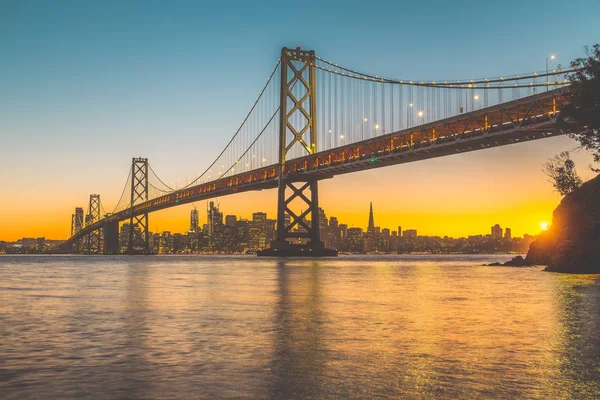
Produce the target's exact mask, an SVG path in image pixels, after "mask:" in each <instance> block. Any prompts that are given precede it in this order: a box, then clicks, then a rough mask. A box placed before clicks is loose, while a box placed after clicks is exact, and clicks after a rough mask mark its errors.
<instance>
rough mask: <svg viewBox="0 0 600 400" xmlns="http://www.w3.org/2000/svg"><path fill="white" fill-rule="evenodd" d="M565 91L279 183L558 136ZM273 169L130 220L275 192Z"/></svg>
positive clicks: (348, 154)
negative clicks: (235, 196)
mask: <svg viewBox="0 0 600 400" xmlns="http://www.w3.org/2000/svg"><path fill="white" fill-rule="evenodd" d="M568 90H569V89H568V88H560V89H555V90H551V91H548V92H543V93H539V94H536V95H533V96H528V97H524V98H521V99H518V100H513V101H510V102H506V103H502V104H499V105H495V106H491V107H487V108H482V109H480V110H476V111H472V112H469V113H464V114H460V115H457V116H454V117H451V118H446V119H442V120H438V121H435V122H431V123H427V124H423V125H419V126H415V127H413V128H410V129H404V130H401V131H398V132H393V133H389V134H384V135H380V136H377V137H374V138H370V139H366V140H363V141H360V142H355V143H351V144H348V145H343V146H339V147H336V148H334V149H331V150H327V151H322V152H318V153H315V154H311V155H308V156H305V157H301V158H295V159H293V160H289V161H287V162H286V164H285V177H286V178H291V179H298V180H302V179H306V178H313V177H314V178H315V179H327V178H332V177H334V176H335V175H341V174H347V173H351V172H358V171H364V170H367V169H373V168H381V167H385V166H388V165H395V164H402V163H408V162H414V161H419V160H425V159H429V158H436V157H443V156H448V155H452V154H458V153H464V152H469V151H475V150H482V149H487V148H492V147H497V146H503V145H509V144H514V143H522V142H527V141H531V140H536V139H543V138H547V137H550V136H555V135H557V134H561V132H559V131H558V130H557V129H556V126H555V124H556V117H557V115H558V110H560V108H561V107H562V106H564V105H565V104H567V103H568V96H567V95H568ZM278 170H279V168H278V165H276V164H274V165H269V166H266V167H262V168H258V169H255V170H252V171H249V172H244V173H240V174H237V175H232V176H228V177H224V178H221V179H216V180H214V181H211V182H207V183H202V184H198V185H196V186H192V187H188V188H185V189H180V190H178V191H175V192H172V193H169V194H166V195H164V196H160V197H157V198H154V199H152V200H148V201H146V202H143V203H140V204H137V205H135V206H134V207H133V215H141V214H145V213H151V212H154V211H158V210H163V209H166V208H170V207H175V206H178V205H182V204H186V203H191V202H195V201H201V200H205V199H210V198H214V197H222V196H227V195H231V194H234V193H242V192H247V191H251V190H263V189H272V188H276V187H277V181H278ZM131 215H132V210H131V208H127V209H125V210H122V211H120V212H117V213H115V214H112V215H108V216H106V217H105V218H102V219H100V220H99V221H97V222H95V223H93V224H91V225H88V226H86V227H85V228H83V229H82V230H80V231H79V232H78V233H77V234H76V235H74V236H73V237H71V238H70V239H68V240H67V242H65V244H66V245H68V244H71V243H73V241H74V240H76V239H78V238H81V237H84V236H86V235H87V234H89V233H90V232H92V231H94V230H96V229H98V228H102V227H103V226H104V224H105V223H106V222H114V221H124V220H127V219H129V218H130V217H131Z"/></svg>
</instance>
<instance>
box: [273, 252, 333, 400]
mask: <svg viewBox="0 0 600 400" xmlns="http://www.w3.org/2000/svg"><path fill="white" fill-rule="evenodd" d="M276 272H277V296H278V301H277V303H276V310H275V315H274V316H275V320H274V325H275V327H276V328H275V329H276V332H275V338H274V344H273V346H274V349H275V351H274V354H273V361H272V364H271V371H273V372H274V374H275V377H274V380H273V387H272V390H271V394H270V395H271V398H275V399H289V398H306V397H307V396H309V395H310V396H315V397H317V398H326V397H327V396H326V395H325V394H324V393H322V391H323V388H322V386H323V385H322V379H323V375H324V363H325V359H326V349H325V348H324V346H323V340H322V339H323V336H324V332H323V318H324V316H323V299H322V296H321V283H320V280H321V277H320V275H321V273H322V270H321V268H319V265H318V263H317V262H311V263H310V265H309V266H308V267H306V268H303V267H298V266H297V265H293V264H292V263H290V262H287V263H286V262H285V261H279V262H278V264H277V269H276Z"/></svg>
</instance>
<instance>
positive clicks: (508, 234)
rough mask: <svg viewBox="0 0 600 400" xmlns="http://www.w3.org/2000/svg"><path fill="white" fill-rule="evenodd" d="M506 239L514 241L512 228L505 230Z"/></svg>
mask: <svg viewBox="0 0 600 400" xmlns="http://www.w3.org/2000/svg"><path fill="white" fill-rule="evenodd" d="M504 239H506V240H511V239H512V232H511V230H510V228H506V229H505V230H504Z"/></svg>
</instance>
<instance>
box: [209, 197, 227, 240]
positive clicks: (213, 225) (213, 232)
mask: <svg viewBox="0 0 600 400" xmlns="http://www.w3.org/2000/svg"><path fill="white" fill-rule="evenodd" d="M206 225H207V228H208V229H207V234H208V236H209V243H210V246H212V247H218V246H219V245H220V244H221V236H222V235H223V213H222V212H220V211H219V207H218V206H215V202H214V201H211V202H210V203H209V204H208V208H207V209H206Z"/></svg>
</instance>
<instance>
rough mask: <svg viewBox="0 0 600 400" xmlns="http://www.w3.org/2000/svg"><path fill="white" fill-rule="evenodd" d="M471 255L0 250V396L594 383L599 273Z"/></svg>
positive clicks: (583, 392)
mask: <svg viewBox="0 0 600 400" xmlns="http://www.w3.org/2000/svg"><path fill="white" fill-rule="evenodd" d="M495 260H497V258H493V257H492V258H490V259H487V258H485V257H481V256H479V257H469V256H464V257H462V256H459V257H456V256H455V257H383V258H382V257H380V258H374V257H340V258H339V259H335V260H319V261H310V260H292V261H285V262H283V261H277V260H263V259H256V258H251V257H206V258H199V257H113V258H103V257H95V258H94V257H92V258H89V257H52V259H49V258H43V257H3V258H2V259H0V300H1V301H0V336H1V338H2V341H0V356H1V357H0V359H1V360H3V362H2V363H0V397H3V398H15V399H17V398H19V399H20V398H28V397H30V398H36V397H39V396H41V397H56V398H80V397H85V396H87V397H92V398H97V397H105V396H106V397H109V398H122V397H127V398H144V399H151V398H165V397H177V398H207V399H212V398H277V399H279V398H281V399H288V398H315V399H324V398H339V399H346V398H415V399H417V398H447V399H453V398H489V399H496V398H541V399H548V398H565V399H567V398H600V384H599V383H598V382H599V380H600V338H599V337H600V335H599V334H598V332H600V312H599V310H600V308H599V306H600V277H599V276H572V275H571V276H569V275H557V274H550V273H544V272H542V271H541V270H540V269H539V268H492V267H481V266H478V265H481V264H483V262H490V261H495Z"/></svg>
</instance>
